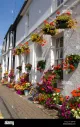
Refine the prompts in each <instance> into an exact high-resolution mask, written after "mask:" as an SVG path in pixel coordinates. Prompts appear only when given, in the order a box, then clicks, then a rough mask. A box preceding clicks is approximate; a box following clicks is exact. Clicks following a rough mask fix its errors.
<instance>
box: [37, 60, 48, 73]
mask: <svg viewBox="0 0 80 127" xmlns="http://www.w3.org/2000/svg"><path fill="white" fill-rule="evenodd" d="M45 65H46V61H45V60H41V61H38V63H37V70H38V71H40V72H42V71H44V69H45Z"/></svg>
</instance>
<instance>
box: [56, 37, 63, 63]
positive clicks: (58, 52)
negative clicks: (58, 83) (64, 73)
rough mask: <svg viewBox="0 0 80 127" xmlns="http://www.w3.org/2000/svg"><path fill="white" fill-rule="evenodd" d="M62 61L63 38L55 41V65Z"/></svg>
mask: <svg viewBox="0 0 80 127" xmlns="http://www.w3.org/2000/svg"><path fill="white" fill-rule="evenodd" d="M62 61H63V37H60V38H57V39H56V65H58V64H61V63H62Z"/></svg>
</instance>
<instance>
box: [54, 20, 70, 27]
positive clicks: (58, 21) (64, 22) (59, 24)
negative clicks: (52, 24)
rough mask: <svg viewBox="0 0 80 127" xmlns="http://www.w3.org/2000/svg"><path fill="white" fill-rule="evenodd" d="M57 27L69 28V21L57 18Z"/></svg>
mask: <svg viewBox="0 0 80 127" xmlns="http://www.w3.org/2000/svg"><path fill="white" fill-rule="evenodd" d="M56 28H58V29H65V28H68V23H67V21H61V20H57V22H56Z"/></svg>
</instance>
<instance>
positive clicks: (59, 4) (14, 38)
mask: <svg viewBox="0 0 80 127" xmlns="http://www.w3.org/2000/svg"><path fill="white" fill-rule="evenodd" d="M79 8H80V1H79V0H76V1H75V0H27V1H25V2H24V5H23V6H22V8H21V10H20V12H19V14H18V16H17V18H16V20H15V22H14V24H13V25H12V26H11V27H10V28H9V30H8V32H7V34H6V36H5V38H4V42H3V51H4V53H3V74H4V72H5V71H7V70H8V72H9V71H10V69H11V68H12V67H13V68H14V69H15V74H16V78H15V80H16V81H17V79H18V77H19V73H18V72H17V70H16V67H17V66H19V65H22V73H23V72H26V70H25V64H26V63H31V64H32V69H31V73H30V81H31V82H32V83H33V84H36V82H40V81H41V77H42V75H43V73H39V72H38V71H37V70H36V66H37V61H38V60H40V59H45V60H46V68H45V70H48V69H50V67H51V65H53V64H56V61H60V60H61V59H64V58H65V56H66V55H68V54H71V53H77V54H80V48H79V47H80V37H79V35H80V30H79V29H78V28H76V31H73V30H71V29H68V30H62V32H60V33H59V34H58V35H57V36H54V37H51V36H50V35H44V38H45V39H46V41H47V44H46V45H45V46H44V47H41V46H40V45H38V44H36V43H33V42H31V40H30V36H31V34H32V33H34V32H39V31H40V29H41V27H42V25H43V22H44V20H46V19H47V20H48V21H53V19H55V18H56V12H57V11H60V12H62V11H63V10H66V9H71V10H72V16H73V17H74V18H76V19H77V21H79V20H80V15H79V13H80V12H79ZM78 25H79V22H78ZM61 38H63V40H62V43H63V46H62V50H61V48H60V47H58V50H59V54H60V53H62V54H61V58H59V57H58V56H57V53H56V51H57V47H56V42H57V43H60V42H59V40H60V39H61ZM27 41H28V42H29V46H30V54H29V55H20V56H18V55H17V56H15V58H14V57H13V56H12V53H11V52H12V48H13V47H16V46H17V45H18V44H20V43H25V42H27ZM79 71H80V65H79V66H78V68H77V69H76V71H75V72H74V73H73V74H69V75H66V74H65V73H64V76H63V81H64V82H63V86H62V83H60V84H58V87H59V88H60V87H63V88H64V90H63V93H64V94H66V95H67V94H69V93H70V92H71V90H72V89H74V88H76V87H77V85H78V84H80V72H79ZM3 74H2V76H3Z"/></svg>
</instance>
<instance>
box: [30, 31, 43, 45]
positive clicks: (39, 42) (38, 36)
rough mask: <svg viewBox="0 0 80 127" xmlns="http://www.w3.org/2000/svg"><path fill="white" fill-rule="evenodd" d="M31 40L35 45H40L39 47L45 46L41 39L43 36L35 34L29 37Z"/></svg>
mask: <svg viewBox="0 0 80 127" xmlns="http://www.w3.org/2000/svg"><path fill="white" fill-rule="evenodd" d="M31 40H32V41H33V42H36V43H37V44H40V45H41V46H44V45H45V44H46V40H44V39H43V36H41V35H39V34H37V33H34V34H32V35H31Z"/></svg>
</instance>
